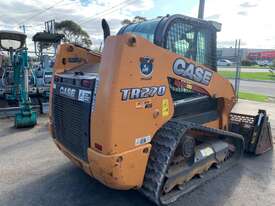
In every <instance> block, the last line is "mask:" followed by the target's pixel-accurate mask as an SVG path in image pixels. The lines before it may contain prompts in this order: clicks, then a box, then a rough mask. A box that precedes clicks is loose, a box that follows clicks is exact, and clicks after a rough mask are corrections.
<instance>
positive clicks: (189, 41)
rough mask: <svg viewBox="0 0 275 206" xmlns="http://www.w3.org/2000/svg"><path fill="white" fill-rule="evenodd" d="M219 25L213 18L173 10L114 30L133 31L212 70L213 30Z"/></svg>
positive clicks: (214, 46)
mask: <svg viewBox="0 0 275 206" xmlns="http://www.w3.org/2000/svg"><path fill="white" fill-rule="evenodd" d="M220 28H221V24H219V23H217V22H213V21H205V20H202V19H196V18H192V17H187V16H184V15H179V14H176V15H172V16H169V15H167V16H165V17H162V18H157V19H153V20H149V21H144V22H141V23H135V24H129V25H126V26H124V27H122V28H121V29H120V31H119V32H118V34H124V33H127V32H131V33H135V34H137V35H140V36H142V37H143V38H145V39H147V40H148V41H150V42H152V43H154V44H156V45H158V46H160V47H162V48H165V49H168V50H169V51H171V52H174V53H176V54H179V55H182V56H184V57H187V58H190V59H192V60H194V61H196V62H197V63H199V64H203V65H205V66H207V67H208V68H210V69H212V70H214V71H216V69H217V66H216V38H217V35H216V33H217V32H218V31H220Z"/></svg>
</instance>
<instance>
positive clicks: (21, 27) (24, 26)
mask: <svg viewBox="0 0 275 206" xmlns="http://www.w3.org/2000/svg"><path fill="white" fill-rule="evenodd" d="M19 28H20V29H22V30H23V32H24V34H26V25H25V24H23V25H21V26H19Z"/></svg>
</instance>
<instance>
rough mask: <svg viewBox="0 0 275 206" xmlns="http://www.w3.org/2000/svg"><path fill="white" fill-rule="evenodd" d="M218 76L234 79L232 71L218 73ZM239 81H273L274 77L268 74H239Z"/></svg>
mask: <svg viewBox="0 0 275 206" xmlns="http://www.w3.org/2000/svg"><path fill="white" fill-rule="evenodd" d="M219 74H220V75H222V76H223V77H225V78H230V79H234V78H235V75H236V73H235V72H232V71H219ZM241 79H250V80H271V81H275V75H272V74H271V73H270V72H241Z"/></svg>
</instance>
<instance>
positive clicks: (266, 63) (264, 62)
mask: <svg viewBox="0 0 275 206" xmlns="http://www.w3.org/2000/svg"><path fill="white" fill-rule="evenodd" d="M256 62H257V64H258V65H259V66H272V65H273V63H272V61H269V60H257V61H256Z"/></svg>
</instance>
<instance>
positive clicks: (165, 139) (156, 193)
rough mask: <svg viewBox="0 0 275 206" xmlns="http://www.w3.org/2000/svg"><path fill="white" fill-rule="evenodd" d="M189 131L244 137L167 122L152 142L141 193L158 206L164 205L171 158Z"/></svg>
mask: <svg viewBox="0 0 275 206" xmlns="http://www.w3.org/2000/svg"><path fill="white" fill-rule="evenodd" d="M189 129H192V130H199V131H204V132H209V133H212V134H213V133H214V134H219V135H223V136H233V137H235V138H238V139H240V141H242V142H243V138H242V136H241V135H238V134H235V133H231V132H227V131H223V130H218V129H213V128H207V127H203V126H201V125H198V124H194V123H190V122H183V121H179V120H171V121H169V122H167V123H166V124H165V125H164V126H163V127H162V128H161V129H160V130H159V131H158V132H157V133H156V135H155V137H154V138H153V140H152V142H151V143H152V149H151V153H150V157H149V161H148V165H147V169H146V173H145V176H144V182H143V186H142V188H141V189H140V192H141V193H143V194H144V195H145V196H146V197H147V198H149V199H150V200H151V201H152V202H154V203H155V204H157V205H163V203H162V202H161V200H160V196H161V192H162V186H163V181H164V176H165V174H166V171H167V168H168V166H169V164H170V159H171V158H170V157H173V155H174V151H175V150H176V148H177V145H178V143H179V142H180V140H181V138H182V137H183V136H184V134H185V133H186V132H187V130H189ZM242 147H243V146H242ZM242 150H243V148H242ZM227 169H228V168H227ZM219 174H220V173H219ZM216 176H217V175H216ZM190 182H192V181H190ZM195 188H196V187H194V186H193V187H192V186H191V187H190V189H188V190H187V191H186V192H185V194H187V193H190V192H191V191H192V190H194V189H195ZM185 194H183V195H182V196H184V195H185ZM178 198H179V196H177V197H172V198H171V201H169V203H172V202H174V201H176V200H177V199H178ZM165 204H166V203H165Z"/></svg>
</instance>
